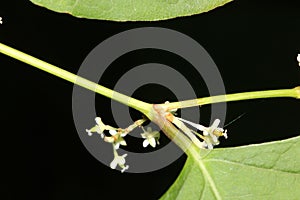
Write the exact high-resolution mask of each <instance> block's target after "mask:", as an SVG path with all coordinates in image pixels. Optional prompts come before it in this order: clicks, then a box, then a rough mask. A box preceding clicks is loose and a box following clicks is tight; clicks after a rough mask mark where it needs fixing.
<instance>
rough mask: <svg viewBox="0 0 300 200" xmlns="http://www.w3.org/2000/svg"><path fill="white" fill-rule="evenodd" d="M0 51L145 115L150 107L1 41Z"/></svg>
mask: <svg viewBox="0 0 300 200" xmlns="http://www.w3.org/2000/svg"><path fill="white" fill-rule="evenodd" d="M0 52H1V53H3V54H6V55H8V56H10V57H13V58H15V59H17V60H20V61H22V62H24V63H27V64H29V65H31V66H34V67H36V68H38V69H41V70H43V71H46V72H48V73H50V74H53V75H55V76H57V77H60V78H62V79H65V80H67V81H69V82H72V83H74V84H77V85H79V86H82V87H84V88H86V89H89V90H91V91H94V92H96V93H99V94H101V95H104V96H106V97H108V98H111V99H113V100H115V101H118V102H120V103H122V104H125V105H127V106H129V107H132V108H134V109H137V110H139V111H141V112H143V113H144V114H146V115H147V113H148V112H149V111H150V109H151V104H148V103H145V102H143V101H140V100H137V99H134V98H131V97H129V96H126V95H124V94H121V93H119V92H116V91H113V90H111V89H109V88H106V87H103V86H101V85H99V84H97V83H94V82H92V81H89V80H87V79H85V78H82V77H80V76H77V75H76V74H73V73H71V72H68V71H66V70H63V69H61V68H59V67H56V66H54V65H51V64H49V63H47V62H45V61H42V60H39V59H37V58H35V57H33V56H30V55H28V54H25V53H23V52H21V51H18V50H16V49H13V48H11V47H9V46H6V45H4V44H2V43H0Z"/></svg>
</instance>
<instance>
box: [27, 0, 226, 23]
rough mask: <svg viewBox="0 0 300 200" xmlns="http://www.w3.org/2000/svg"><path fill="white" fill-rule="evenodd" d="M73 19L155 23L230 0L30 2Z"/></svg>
mask: <svg viewBox="0 0 300 200" xmlns="http://www.w3.org/2000/svg"><path fill="white" fill-rule="evenodd" d="M30 1H31V2H33V3H35V4H37V5H40V6H43V7H46V8H48V9H50V10H53V11H56V12H62V13H69V14H71V15H74V16H76V17H84V18H89V19H102V20H113V21H156V20H164V19H170V18H175V17H181V16H190V15H194V14H199V13H203V12H207V11H210V10H212V9H214V8H216V7H219V6H222V5H224V4H226V3H228V2H230V1H232V0H30Z"/></svg>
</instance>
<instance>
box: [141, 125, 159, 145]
mask: <svg viewBox="0 0 300 200" xmlns="http://www.w3.org/2000/svg"><path fill="white" fill-rule="evenodd" d="M141 136H142V138H144V139H145V140H144V142H143V147H147V146H148V145H149V144H150V145H151V146H152V147H153V148H154V147H156V144H158V145H159V138H160V133H159V131H152V128H151V127H148V128H147V131H145V130H144V133H141Z"/></svg>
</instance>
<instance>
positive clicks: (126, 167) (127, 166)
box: [121, 165, 129, 173]
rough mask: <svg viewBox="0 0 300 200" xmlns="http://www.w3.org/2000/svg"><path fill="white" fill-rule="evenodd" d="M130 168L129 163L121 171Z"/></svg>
mask: <svg viewBox="0 0 300 200" xmlns="http://www.w3.org/2000/svg"><path fill="white" fill-rule="evenodd" d="M128 168H129V165H126V166H125V167H123V169H122V170H121V172H122V173H123V172H124V171H125V170H127V169H128Z"/></svg>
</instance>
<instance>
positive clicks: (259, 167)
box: [161, 137, 300, 200]
mask: <svg viewBox="0 0 300 200" xmlns="http://www.w3.org/2000/svg"><path fill="white" fill-rule="evenodd" d="M299 156H300V137H295V138H291V139H287V140H282V141H276V142H270V143H263V144H256V145H249V146H241V147H235V148H224V149H221V148H220V149H214V150H212V151H210V152H209V151H202V155H201V157H200V155H199V154H198V155H197V157H198V158H196V157H195V156H189V157H188V159H187V161H186V164H185V166H184V168H183V170H182V171H181V174H180V175H179V177H178V178H177V180H176V181H175V183H174V184H173V185H172V186H171V188H170V189H169V190H168V191H167V193H165V194H164V195H163V196H162V198H161V199H176V200H181V199H184V200H189V199H191V200H194V199H230V200H236V199H243V200H244V199H299V197H300V158H299Z"/></svg>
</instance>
